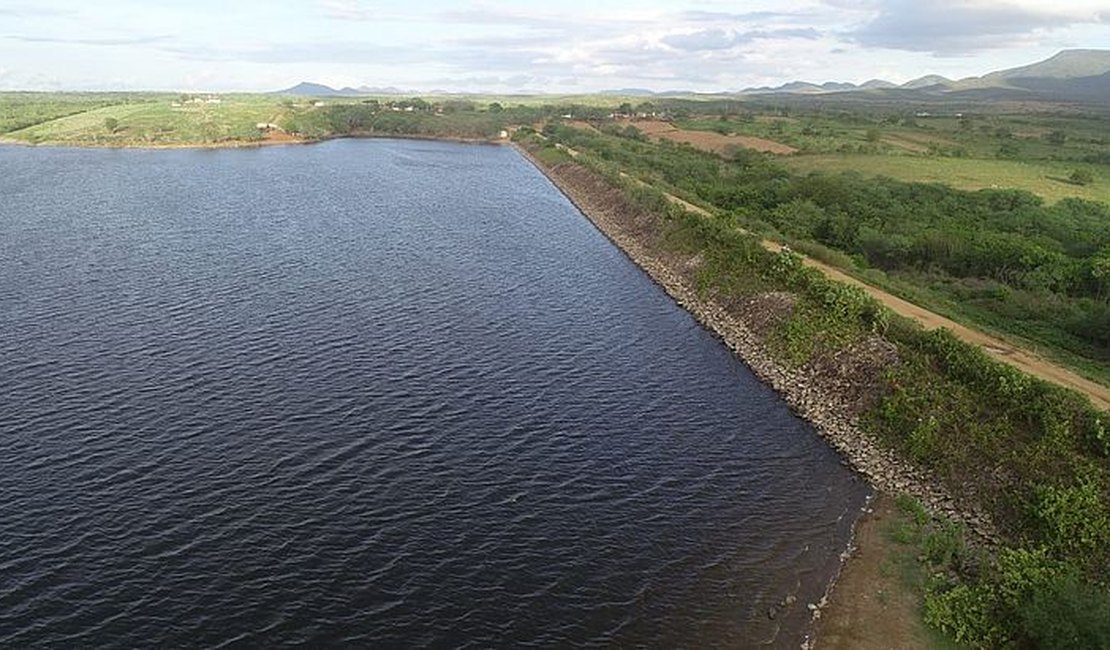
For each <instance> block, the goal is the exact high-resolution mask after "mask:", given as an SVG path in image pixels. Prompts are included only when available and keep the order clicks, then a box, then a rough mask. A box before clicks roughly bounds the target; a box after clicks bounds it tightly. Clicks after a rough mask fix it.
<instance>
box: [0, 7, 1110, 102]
mask: <svg viewBox="0 0 1110 650" xmlns="http://www.w3.org/2000/svg"><path fill="white" fill-rule="evenodd" d="M1069 48H1110V0H1059V1H1056V2H1052V1H1050V0H1010V1H1007V2H992V1H987V0H794V1H790V2H786V1H779V0H751V1H745V0H733V1H731V2H723V1H718V0H676V1H667V0H638V1H632V0H548V1H546V2H512V1H509V0H472V1H463V2H452V1H447V0H407V1H404V2H402V1H400V0H390V1H388V2H386V1H380V0H175V1H170V0H96V1H95V2H88V1H86V2H75V1H62V0H0V90H168V91H211V92H227V91H270V90H277V89H280V88H285V87H289V86H292V85H294V84H296V83H298V82H300V81H313V82H318V83H324V84H327V85H330V86H333V87H344V86H353V87H358V86H369V87H389V86H392V87H398V88H402V89H406V90H409V89H411V90H414V91H425V92H426V91H430V90H444V91H450V92H491V93H508V92H521V91H525V92H547V93H578V92H592V91H599V90H612V89H623V88H643V89H648V90H654V91H665V90H693V91H700V92H716V91H735V90H740V89H742V88H748V87H758V86H765V85H772V86H774V85H780V84H782V83H785V82H789V81H795V80H802V81H811V82H818V83H820V82H824V81H850V82H854V83H861V82H864V81H867V80H869V79H874V78H880V79H886V80H888V81H893V82H896V83H901V82H905V81H909V80H911V79H914V78H917V77H920V76H922V75H925V74H941V75H944V76H946V77H949V78H955V79H959V78H963V77H968V76H978V75H982V74H985V73H987V72H991V71H993V70H998V69H1004V68H1010V67H1015V66H1019V65H1025V64H1028V63H1033V62H1035V61H1038V60H1041V59H1044V58H1048V57H1049V56H1051V55H1053V54H1055V53H1056V52H1058V51H1059V50H1062V49H1069Z"/></svg>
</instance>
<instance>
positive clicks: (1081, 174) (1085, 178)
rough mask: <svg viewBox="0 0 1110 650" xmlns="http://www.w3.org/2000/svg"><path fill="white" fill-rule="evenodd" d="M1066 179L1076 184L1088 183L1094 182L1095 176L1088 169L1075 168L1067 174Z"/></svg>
mask: <svg viewBox="0 0 1110 650" xmlns="http://www.w3.org/2000/svg"><path fill="white" fill-rule="evenodd" d="M1068 180H1069V181H1071V182H1073V183H1075V184H1076V185H1090V184H1091V183H1093V182H1095V176H1094V174H1092V173H1091V172H1090V171H1089V170H1086V169H1076V170H1073V171H1072V173H1071V174H1070V175H1069V176H1068Z"/></svg>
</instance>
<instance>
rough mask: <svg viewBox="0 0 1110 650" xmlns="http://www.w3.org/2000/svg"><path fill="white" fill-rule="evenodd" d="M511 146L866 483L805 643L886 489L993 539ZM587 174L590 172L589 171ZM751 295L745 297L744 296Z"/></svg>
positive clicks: (983, 524) (801, 376)
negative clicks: (867, 489)
mask: <svg viewBox="0 0 1110 650" xmlns="http://www.w3.org/2000/svg"><path fill="white" fill-rule="evenodd" d="M512 146H513V148H514V149H515V150H516V151H517V152H518V153H520V155H521V156H522V157H523V158H524V159H525V160H527V161H528V162H529V163H531V164H532V165H533V166H534V167H535V168H536V169H537V170H538V171H539V172H540V173H542V174H543V175H544V176H545V177H546V178H547V179H548V180H549V181H550V182H551V183H552V184H553V185H554V186H555V187H556V188H557V189H558V190H559V191H560V192H561V193H562V194H563V195H564V196H566V198H567V199H568V200H569V201H570V202H571V203H572V204H573V205H574V206H575V207H576V208H577V209H578V210H579V212H581V213H582V214H583V216H585V217H586V219H587V220H588V221H590V222H591V223H592V224H593V225H594V227H595V228H597V230H598V231H599V232H600V233H601V234H602V235H603V236H605V237H606V238H607V239H609V241H610V242H612V243H613V245H614V246H616V247H617V248H618V249H620V250H621V251H622V252H623V253H624V254H625V255H626V256H627V257H628V258H629V260H631V261H632V262H633V263H634V264H635V265H636V266H638V267H639V268H640V269H641V270H643V271H644V272H645V273H646V274H647V275H648V277H649V278H651V280H652V281H653V282H655V283H656V284H657V285H659V287H660V288H662V289H663V290H664V291H665V292H666V293H667V295H669V296H670V297H671V299H672V300H674V301H675V302H676V303H677V304H678V305H679V306H680V307H682V308H683V309H685V310H686V311H687V312H689V313H690V314H691V315H692V316H693V317H694V318H695V320H697V321H698V323H699V324H700V325H701V326H702V327H705V328H706V329H707V330H709V332H711V333H712V334H713V335H714V336H716V337H717V338H718V339H719V340H720V341H721V342H722V343H723V344H724V345H725V346H726V347H728V348H729V350H730V351H731V352H732V353H733V354H734V355H735V356H736V357H737V359H739V360H740V361H741V362H742V363H744V364H745V365H746V366H747V367H748V368H749V369H750V370H751V371H752V373H753V374H755V375H756V377H757V378H759V380H760V381H762V382H763V383H764V384H765V385H767V386H769V387H770V388H771V389H773V390H774V391H775V392H776V393H777V394H778V395H779V396H780V397H781V398H782V399H783V400H784V401H785V402H786V403H787V405H788V406H789V408H790V410H791V412H793V413H794V414H795V415H796V416H797V417H799V418H801V419H802V420H804V421H805V422H807V423H808V424H810V425H811V426H812V427H813V428H814V429H815V431H816V432H817V434H818V435H819V436H820V437H821V438H822V439H823V440H825V442H826V443H827V444H829V445H830V446H831V447H832V448H833V450H834V451H836V452H837V454H838V455H839V456H840V457H841V459H842V460H841V463H842V464H843V465H845V466H846V467H848V468H849V469H851V470H852V471H854V472H855V473H856V474H857V475H859V476H860V477H861V478H862V479H863V480H864V481H866V483H867V484H868V485H870V486H871V487H872V490H873V492H874V493H873V494H872V495H871V496H870V497H869V498H868V499H867V501H866V502H865V504H864V506H863V507H862V508H861V510H860V511H859V512H858V513H856V517H855V520H854V521H853V522H852V526H851V529H850V532H849V536H848V541H847V544H846V546H845V548H844V549H843V550H842V552H841V553H840V557H839V562H838V565H837V569H836V570H835V571H834V573H833V575H832V576H831V577H830V578H829V582H828V584H827V586H826V587H825V589H824V595H823V597H822V598H821V599H820V600H819V601H818V602H817V603H812V604H811V603H800V606H803V607H806V606H809V609H810V611H811V615H810V620H809V624H808V626H807V628H806V630H805V639H806V640H805V643H804V644H803V646H802V647H803V648H813V647H815V644H816V643H817V642H818V639H817V638H816V637H815V632H816V630H817V622H818V620H819V619H820V618H821V613H822V610H823V609H824V608H825V607H826V606H828V604H829V602H830V600H834V594H835V588H836V585H837V584H838V582H839V580H840V578H841V576H842V575H843V574H844V572H845V571H847V570H851V568H852V567H851V566H849V564H848V560H849V559H850V558H851V557H853V556H854V555H855V554H856V553H857V552H858V550H859V548H858V547H857V546H856V543H857V538H858V534H859V530H860V527H861V526H862V525H863V522H864V519H865V517H867V516H868V514H869V512H870V511H871V508H872V505H873V504H874V503H876V502H877V501H878V500H880V499H884V498H889V497H890V496H891V495H897V494H903V493H904V494H909V495H911V496H913V497H914V498H916V499H918V500H919V501H921V502H922V503H923V504H924V505H925V507H926V508H927V509H929V510H931V511H933V512H936V513H939V514H942V515H945V516H947V517H950V518H953V519H956V520H959V521H962V522H963V523H964V524H966V525H967V527H968V530H969V532H970V533H971V534H972V535H973V536H974V537H976V538H977V541H978V542H979V543H981V544H983V545H985V546H992V545H994V544H995V543H996V542H997V540H998V535H997V533H996V532H995V529H994V526H993V524H992V523H991V521H990V519H989V517H988V516H987V515H986V514H985V513H982V512H979V511H977V510H975V509H972V508H969V507H967V506H966V505H962V504H958V503H957V501H956V500H955V499H954V498H953V497H952V496H951V495H950V494H949V493H948V492H947V491H946V490H944V489H943V488H941V487H940V482H939V481H937V480H935V479H933V478H932V477H930V476H929V475H928V474H927V473H926V472H924V471H922V470H919V469H918V468H915V467H912V466H910V465H908V464H907V463H905V462H904V461H902V460H900V459H898V458H897V457H895V456H894V454H893V453H892V452H890V451H889V450H886V449H883V448H881V447H880V446H879V445H878V443H877V442H875V441H874V440H873V439H871V438H870V437H869V436H868V435H867V434H865V433H864V432H863V431H862V429H861V428H860V427H859V422H858V420H857V419H856V418H855V417H846V416H845V414H846V413H849V412H850V406H849V403H848V401H847V399H845V397H844V396H843V395H838V394H836V391H830V390H828V388H827V387H824V386H821V385H819V382H818V381H817V380H816V379H815V378H814V377H812V376H807V375H806V373H804V372H801V371H800V370H799V369H790V368H786V367H785V366H783V365H782V364H780V363H778V362H777V361H776V360H774V359H773V358H772V356H771V353H770V351H769V350H768V348H767V346H766V344H765V343H764V342H763V341H762V340H761V339H760V337H759V336H758V335H757V334H756V333H755V332H754V331H753V330H752V328H751V327H750V326H749V324H748V323H745V322H744V319H743V318H742V316H738V315H736V314H733V313H730V311H731V310H730V309H728V308H726V307H725V306H723V305H721V304H719V303H717V302H716V301H715V300H713V299H712V298H703V297H701V296H699V295H698V293H697V291H696V290H695V289H694V288H693V287H691V286H690V285H689V283H688V282H687V281H686V280H684V279H683V278H682V277H681V274H680V270H681V269H677V268H675V266H676V264H675V263H673V262H671V263H669V262H668V260H666V259H664V256H663V255H660V254H657V252H656V251H653V250H652V249H651V246H650V243H645V242H643V241H640V239H642V237H637V234H636V233H635V232H634V231H633V228H631V227H630V224H626V223H622V220H621V217H620V215H618V214H616V210H612V209H609V208H608V207H607V206H605V205H602V204H601V203H600V202H599V201H598V200H597V198H596V197H593V196H591V192H590V190H589V188H587V187H584V186H582V185H581V184H580V183H577V182H575V180H574V179H573V178H570V177H569V176H567V175H565V174H562V173H560V168H561V167H563V166H564V165H576V163H562V164H559V165H553V166H550V167H549V166H547V165H546V164H544V163H543V162H541V161H540V160H538V159H537V158H536V157H535V156H533V155H532V154H531V152H529V151H528V150H527V149H526V148H524V147H522V146H520V145H518V144H516V143H512ZM589 173H590V174H593V172H589ZM749 303H750V301H749Z"/></svg>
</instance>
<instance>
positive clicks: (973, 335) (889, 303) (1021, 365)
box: [558, 145, 1110, 411]
mask: <svg viewBox="0 0 1110 650" xmlns="http://www.w3.org/2000/svg"><path fill="white" fill-rule="evenodd" d="M558 146H559V148H560V149H562V150H563V151H566V152H567V154H569V155H570V156H571V157H572V158H576V157H578V152H577V151H575V150H574V149H571V148H570V147H566V146H564V145H558ZM621 176H623V177H624V178H627V179H629V180H632V181H634V182H636V183H640V184H641V185H647V183H644V182H643V181H641V180H639V179H638V178H635V177H633V176H629V175H628V174H625V173H624V172H621ZM664 195H665V196H666V197H667V199H668V200H669V201H671V202H672V203H675V204H677V205H681V206H682V207H684V208H686V209H687V210H689V211H691V212H693V213H695V214H700V215H704V216H707V217H708V216H712V213H710V212H709V211H708V210H706V209H705V208H702V207H701V206H698V205H694V204H693V203H690V202H689V201H685V200H683V199H681V198H679V197H677V196H674V195H672V194H667V193H665V192H664ZM761 243H762V244H763V247H764V248H766V249H767V250H769V251H772V252H778V251H780V250H782V245H781V244H779V243H778V242H773V241H770V240H767V239H764V240H763V241H762V242H761ZM803 261H804V263H805V264H806V266H810V267H813V268H815V269H818V270H820V271H821V272H822V273H824V274H825V275H827V276H828V277H830V278H832V279H834V280H837V281H838V282H843V283H845V284H850V285H852V286H855V287H859V288H860V289H863V290H864V291H866V292H867V293H868V295H870V296H871V297H873V298H875V299H876V300H878V301H879V302H880V303H882V304H883V305H885V306H886V307H887V308H889V309H890V310H891V311H893V312H895V313H896V314H900V315H902V316H905V317H907V318H912V319H914V320H915V321H917V322H919V323H921V325H922V326H923V327H925V328H926V329H935V328H938V327H945V328H948V329H949V330H951V332H952V333H953V334H955V335H956V336H957V337H959V338H960V339H961V340H963V341H966V342H968V343H972V344H974V345H978V346H980V347H982V348H983V349H984V350H986V351H987V352H989V353H990V355H991V356H993V357H994V358H996V359H998V360H999V361H1002V362H1005V363H1008V364H1010V365H1011V366H1014V367H1015V368H1018V369H1019V370H1023V371H1025V372H1027V373H1029V374H1030V375H1033V376H1034V377H1040V378H1041V379H1044V380H1046V381H1050V382H1052V383H1054V384H1058V385H1060V386H1065V387H1067V388H1071V389H1073V390H1076V391H1078V392H1080V393H1082V394H1084V395H1086V396H1087V397H1088V398H1089V399H1090V400H1091V403H1092V404H1094V405H1095V408H1098V409H1100V410H1103V411H1106V410H1110V388H1108V387H1106V386H1103V385H1102V384H1099V383H1097V382H1094V381H1091V380H1090V379H1087V378H1085V377H1081V376H1079V375H1078V374H1076V373H1074V372H1072V371H1071V370H1068V369H1067V368H1064V367H1062V366H1059V365H1057V364H1055V363H1053V362H1051V361H1048V360H1047V359H1044V358H1042V357H1040V356H1038V355H1036V354H1033V353H1032V352H1030V351H1028V350H1025V349H1023V348H1019V347H1016V346H1014V345H1012V344H1010V343H1007V342H1005V341H1002V340H1000V339H998V338H995V337H993V336H990V335H988V334H984V333H983V332H980V331H978V330H974V329H972V328H970V327H967V326H966V325H961V324H960V323H957V322H956V321H954V320H952V319H950V318H946V317H944V316H941V315H940V314H937V313H934V312H931V311H929V310H928V309H925V308H923V307H919V306H918V305H915V304H913V303H912V302H909V301H906V300H903V299H902V298H899V297H898V296H895V295H892V294H889V293H887V292H885V291H883V290H882V289H878V288H876V287H873V286H871V285H869V284H867V283H865V282H861V281H860V280H857V279H856V278H853V277H852V276H850V275H848V274H847V273H844V272H843V271H841V270H839V269H837V268H835V267H832V266H829V265H828V264H825V263H823V262H819V261H817V260H815V259H811V258H809V257H804V258H803Z"/></svg>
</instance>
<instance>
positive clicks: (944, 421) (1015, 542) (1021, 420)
mask: <svg viewBox="0 0 1110 650" xmlns="http://www.w3.org/2000/svg"><path fill="white" fill-rule="evenodd" d="M578 133H579V132H576V131H570V130H563V129H559V128H552V129H550V130H549V131H548V136H549V139H548V140H547V141H545V142H536V143H534V144H533V145H532V146H533V147H536V151H535V153H536V154H537V158H539V159H541V160H545V161H549V162H548V163H547V164H585V165H587V166H588V167H589V168H591V169H592V170H594V171H595V172H596V173H598V174H599V175H602V176H604V177H606V178H607V179H608V180H609V182H610V183H611V184H613V185H615V186H619V187H622V188H623V189H624V192H625V195H626V196H627V197H628V198H629V200H630V201H632V202H634V203H636V204H637V205H639V206H640V207H641V208H642V209H644V210H646V211H647V212H649V213H654V214H655V215H657V218H658V219H659V220H660V222H662V224H663V225H662V226H661V227H660V228H659V229H660V230H661V231H662V235H661V236H657V237H655V239H654V241H647V242H641V243H644V244H646V245H648V246H656V247H661V248H664V249H670V250H674V251H680V252H682V253H685V254H686V255H690V256H696V257H697V258H698V259H699V260H700V261H701V263H700V265H699V266H698V267H697V271H696V274H697V277H696V283H697V286H698V287H699V288H700V289H701V290H702V291H705V292H706V293H707V294H709V295H714V296H717V297H718V298H719V299H722V300H723V301H724V302H725V304H729V303H739V302H740V301H739V300H738V299H739V298H743V297H745V296H750V295H753V294H757V293H761V292H766V291H789V292H790V293H792V294H794V295H795V296H796V298H797V300H796V303H795V306H794V309H793V311H792V313H791V315H790V316H789V317H788V318H787V319H786V320H785V321H784V322H782V323H780V324H779V325H778V326H777V327H776V329H775V330H774V331H773V332H772V333H771V334H770V335H769V336H768V342H769V344H770V348H771V350H772V351H773V352H774V353H775V354H777V355H778V356H779V358H780V359H781V360H782V362H783V363H788V364H794V365H798V366H802V365H804V364H807V363H810V362H813V361H814V360H816V359H818V358H822V357H824V358H832V357H833V356H834V355H836V354H837V352H838V351H840V350H843V349H845V348H847V347H849V346H851V345H853V344H854V343H857V342H859V341H861V340H863V339H864V338H866V337H868V336H873V335H875V334H876V333H878V334H880V335H882V336H883V337H884V338H885V339H886V340H888V341H890V342H892V343H894V344H895V346H896V347H897V349H898V356H899V359H900V362H899V363H898V364H896V365H895V366H893V367H891V368H890V369H888V371H887V372H886V373H885V375H884V377H883V388H882V390H881V393H882V394H881V395H880V397H879V399H878V401H877V402H876V403H875V405H874V406H873V407H871V408H870V410H868V411H867V412H866V413H865V414H864V415H863V417H862V418H861V426H862V427H863V428H864V429H865V430H867V431H868V432H869V433H870V434H872V435H873V436H875V437H876V438H877V439H878V440H880V441H882V442H883V443H884V444H885V445H886V446H888V447H890V448H892V449H895V450H897V451H898V452H899V454H900V455H902V456H903V457H905V458H907V459H908V460H910V461H911V462H913V463H915V464H917V465H920V466H924V467H928V468H929V469H930V470H932V471H933V472H934V473H935V474H936V475H937V476H938V477H939V478H940V479H941V480H942V481H943V482H944V483H945V484H946V485H947V486H948V487H949V489H950V490H951V491H952V492H953V493H954V494H957V495H961V496H962V498H964V499H966V500H969V501H972V502H975V503H978V504H979V505H980V506H982V507H984V508H985V509H986V510H987V511H988V512H990V513H991V514H992V516H993V518H994V520H995V522H996V524H998V525H999V526H1000V527H1001V529H1002V531H1003V532H1004V534H1005V538H1006V539H1005V543H1004V545H1003V546H1002V547H1001V548H1000V549H997V552H995V553H992V554H984V553H983V552H981V551H979V550H976V548H974V547H972V546H970V545H968V544H967V543H966V542H965V534H964V532H963V531H962V530H961V528H960V527H959V526H958V525H957V524H954V523H952V522H945V521H939V520H935V521H934V520H932V519H931V518H930V517H928V516H927V515H925V514H924V513H923V512H919V524H920V531H918V532H917V533H915V535H916V536H917V537H918V538H919V539H918V540H916V541H918V542H920V544H921V553H920V555H921V560H922V562H923V563H925V565H926V569H927V571H928V575H929V576H930V577H929V579H928V583H927V584H926V585H924V590H925V600H926V617H927V620H928V622H929V623H930V624H932V625H934V626H936V627H938V628H941V629H943V630H945V631H946V632H948V633H949V634H951V635H952V636H953V637H955V638H957V639H958V640H959V641H962V642H964V643H969V644H971V645H973V646H975V647H1012V646H1017V647H1062V648H1063V647H1067V648H1088V647H1089V648H1098V647H1107V644H1110V585H1108V582H1107V581H1108V580H1110V423H1108V422H1106V421H1105V417H1106V415H1105V414H1103V413H1099V412H1098V411H1096V410H1095V409H1094V408H1092V407H1091V405H1090V403H1089V402H1088V401H1087V400H1085V399H1084V398H1082V397H1081V396H1079V395H1077V394H1075V393H1073V392H1071V391H1068V390H1066V389H1063V388H1060V387H1057V386H1055V385H1051V384H1048V383H1046V382H1044V381H1041V380H1038V379H1035V378H1032V377H1030V376H1028V375H1025V374H1023V373H1021V372H1020V371H1018V370H1016V369H1014V368H1012V367H1010V366H1007V365H1004V364H1001V363H999V362H997V361H995V360H994V359H992V358H990V357H989V356H988V355H987V354H986V353H985V352H983V351H982V350H981V349H979V348H977V347H975V346H972V345H969V344H966V343H963V342H961V341H959V340H958V339H956V338H955V337H954V336H952V335H951V334H950V333H948V332H947V331H945V330H935V331H925V330H923V329H922V328H921V327H920V326H918V325H916V324H915V323H913V322H911V321H908V320H906V319H902V318H900V317H897V316H894V315H892V314H891V313H889V312H888V311H887V310H886V309H884V308H882V307H881V306H880V305H879V304H878V303H877V302H875V301H874V300H873V299H871V298H870V297H868V296H867V295H866V294H864V293H863V292H862V291H859V290H858V289H854V288H852V287H848V286H846V285H842V284H838V283H836V282H832V281H830V280H829V279H827V278H826V277H825V276H824V275H822V274H821V273H820V272H818V271H816V270H814V269H811V268H809V267H806V266H804V265H803V264H801V261H800V259H799V258H798V257H797V256H795V255H793V254H790V253H781V254H772V253H769V252H767V251H766V250H764V249H763V248H762V247H761V246H760V245H759V243H758V239H757V238H756V237H754V236H751V235H747V234H744V233H743V232H741V231H740V230H739V229H737V228H736V227H735V221H734V220H733V219H731V218H729V216H728V215H725V216H722V217H718V218H705V217H701V216H698V215H694V214H692V213H690V212H687V211H685V210H682V209H680V208H678V207H677V206H674V205H672V204H670V203H669V202H668V201H667V200H666V199H665V198H663V197H662V195H661V194H660V193H659V192H658V191H657V190H653V189H651V188H647V187H644V186H641V185H638V184H636V183H634V182H631V181H628V180H627V179H625V178H624V177H622V176H621V175H620V172H621V171H622V170H629V169H630V168H629V167H626V163H624V162H622V163H619V164H618V163H615V161H614V158H615V157H618V156H617V155H616V153H617V152H616V151H614V150H611V149H610V150H608V153H609V154H610V155H608V156H607V157H600V156H595V155H594V154H588V153H587V154H586V155H583V156H581V157H579V158H578V159H575V160H574V162H567V160H568V159H567V158H566V157H565V156H563V155H562V154H561V153H560V152H559V151H558V150H557V149H554V148H553V143H554V142H556V141H558V142H561V143H563V144H568V145H575V146H576V148H578V149H579V151H582V152H586V151H587V149H586V148H585V146H584V145H585V144H586V140H584V139H583V138H582V137H581V136H580V135H578ZM612 144H613V143H611V142H610V143H608V145H612ZM601 148H605V147H601ZM627 151H630V152H632V151H636V152H637V153H638V154H639V156H648V155H649V151H648V150H634V149H628V150H627ZM662 151H663V153H662V154H657V155H667V154H666V149H665V148H664V149H663V150H662ZM634 158H635V159H636V160H644V161H645V162H644V164H645V165H646V166H647V168H650V167H651V165H652V164H654V162H656V161H655V160H653V159H646V160H645V159H643V158H640V157H638V156H635V157H634ZM699 160H700V159H699ZM716 164H719V161H718V163H716ZM695 167H696V166H695ZM753 167H759V165H753ZM633 168H636V167H633ZM703 171H705V170H704V169H703ZM753 174H754V172H753ZM755 177H757V178H763V179H764V180H766V181H767V182H768V183H772V184H773V183H774V182H776V180H777V181H782V180H788V179H786V178H785V177H784V176H782V175H781V174H779V173H778V172H774V171H770V168H766V167H763V171H762V172H759V173H758V174H755ZM670 180H672V181H673V182H676V185H677V181H678V180H679V179H678V178H677V177H673V176H672V177H670ZM757 194H758V192H757ZM641 220H642V219H641V217H637V228H638V229H640V230H641V231H642V230H643V229H644V226H643V224H642V223H641Z"/></svg>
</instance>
